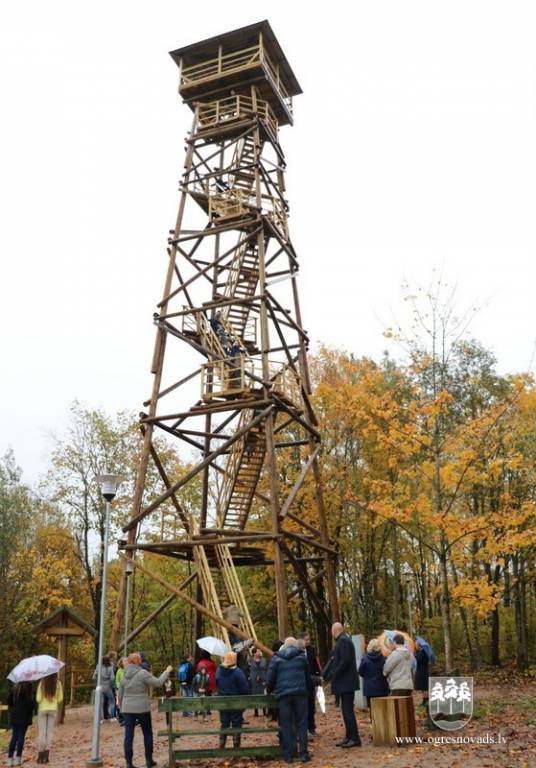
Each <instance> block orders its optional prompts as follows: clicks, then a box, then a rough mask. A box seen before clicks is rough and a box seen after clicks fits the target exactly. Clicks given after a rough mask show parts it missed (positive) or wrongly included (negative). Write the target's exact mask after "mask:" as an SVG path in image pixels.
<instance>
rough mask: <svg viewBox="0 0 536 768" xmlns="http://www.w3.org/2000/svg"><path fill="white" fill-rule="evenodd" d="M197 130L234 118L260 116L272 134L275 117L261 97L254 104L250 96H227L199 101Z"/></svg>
mask: <svg viewBox="0 0 536 768" xmlns="http://www.w3.org/2000/svg"><path fill="white" fill-rule="evenodd" d="M197 106H198V113H197V114H198V130H199V131H203V130H209V129H211V128H215V127H216V126H221V125H224V124H226V123H231V122H233V121H235V120H237V121H238V120H248V119H252V118H254V117H257V116H258V117H260V118H261V120H263V121H264V122H265V123H266V124H267V125H268V127H269V128H270V129H271V131H272V133H273V134H274V135H277V127H278V123H277V118H276V116H275V115H274V112H273V110H272V108H271V106H270V105H269V104H268V102H267V101H264V100H263V99H257V104H256V105H254V103H253V99H252V98H251V97H250V96H243V95H236V96H228V97H226V98H225V99H219V100H218V101H209V102H205V103H203V102H200V103H199V104H198V105H197Z"/></svg>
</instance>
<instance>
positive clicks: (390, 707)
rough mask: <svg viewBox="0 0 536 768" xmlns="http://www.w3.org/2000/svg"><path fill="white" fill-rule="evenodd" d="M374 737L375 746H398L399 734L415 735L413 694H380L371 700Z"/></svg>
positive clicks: (399, 743) (399, 744)
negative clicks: (397, 738)
mask: <svg viewBox="0 0 536 768" xmlns="http://www.w3.org/2000/svg"><path fill="white" fill-rule="evenodd" d="M371 703H372V708H371V714H372V739H373V741H374V746H375V747H380V746H382V747H397V746H401V744H403V743H404V742H402V743H401V742H397V740H396V737H397V736H415V734H416V730H415V710H414V708H413V697H412V696H378V697H375V698H373V699H372V700H371Z"/></svg>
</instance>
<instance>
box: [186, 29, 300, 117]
mask: <svg viewBox="0 0 536 768" xmlns="http://www.w3.org/2000/svg"><path fill="white" fill-rule="evenodd" d="M259 64H260V65H261V66H263V67H264V69H265V71H266V73H267V74H268V77H269V78H270V80H271V81H272V85H273V86H274V88H275V89H276V91H277V92H278V93H279V95H280V97H281V100H282V101H283V103H284V104H285V107H286V109H287V111H288V112H289V114H291V115H292V96H289V94H288V91H287V89H286V88H285V86H284V85H283V83H282V81H281V77H280V74H279V66H274V64H273V62H272V61H271V59H270V58H269V56H268V55H267V54H266V51H265V50H264V47H263V45H262V43H260V42H259V44H258V45H253V46H250V47H249V48H243V49H242V50H240V51H233V52H232V53H225V54H224V53H221V55H219V56H216V57H215V58H213V59H208V60H207V61H202V62H201V63H199V64H191V65H190V66H188V67H183V68H182V70H181V80H180V86H179V90H180V88H182V87H183V86H185V87H188V86H190V85H193V84H194V83H197V82H199V81H201V80H210V79H211V78H217V77H220V76H221V75H223V74H225V75H227V74H230V73H232V72H235V71H239V70H241V69H246V68H248V67H252V66H258V65H259Z"/></svg>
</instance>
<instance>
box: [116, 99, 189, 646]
mask: <svg viewBox="0 0 536 768" xmlns="http://www.w3.org/2000/svg"><path fill="white" fill-rule="evenodd" d="M196 125H197V108H196V111H195V113H194V119H193V122H192V133H193V132H195V127H196ZM193 157H194V146H193V144H190V145H189V146H188V149H187V152H186V159H185V162H184V168H185V171H184V174H185V179H186V180H187V179H188V177H189V175H190V171H191V167H192V161H193ZM186 197H187V191H186V189H183V191H182V194H181V198H180V203H179V211H178V213H177V221H176V223H175V238H174V239H175V240H176V239H177V238H178V236H179V232H180V230H181V225H182V217H183V214H184V207H185V205H186ZM176 258H177V244H176V243H175V244H173V245H172V246H171V250H170V254H169V261H168V268H167V274H166V279H165V283H164V290H163V292H162V295H163V303H162V306H161V310H160V313H161V314H162V315H165V314H166V312H167V306H168V305H167V300H166V298H167V296H168V295H169V293H170V290H171V284H172V280H173V277H174V275H175V261H176ZM165 346H166V334H164V332H163V331H162V329H161V328H160V326H159V327H158V330H157V332H156V340H155V346H154V352H153V363H152V366H151V372H152V373H153V374H154V379H153V388H152V394H151V404H150V406H149V416H150V417H151V416H154V415H155V414H156V408H157V405H158V394H159V391H160V385H161V382H162V367H163V363H164V351H165ZM152 437H153V425H152V423H151V422H149V423H148V424H147V429H146V430H145V434H144V436H143V446H142V450H141V457H140V464H139V467H138V473H137V476H136V484H135V487H134V501H133V516H134V517H135V516H136V515H137V514H139V512H140V509H141V504H142V498H143V489H144V485H145V478H146V475H147V465H148V462H149V456H150V453H151V444H152ZM137 530H138V526H137V525H136V526H134V527H133V528H131V529H130V530H129V531H128V534H127V541H128V543H129V544H133V543H134V542H135V540H136V533H137ZM126 578H127V577H126V576H125V571H124V570H123V572H122V574H121V582H120V585H119V591H118V595H117V605H116V612H115V616H114V622H113V625H112V632H111V636H110V648H112V649H113V650H115V649H116V648H117V646H118V642H119V633H120V631H121V626H122V621H123V617H124V613H125V600H126Z"/></svg>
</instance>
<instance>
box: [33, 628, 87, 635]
mask: <svg viewBox="0 0 536 768" xmlns="http://www.w3.org/2000/svg"><path fill="white" fill-rule="evenodd" d="M42 634H43V635H50V636H51V637H62V636H69V637H84V635H85V634H86V633H85V631H84V630H83V629H80V627H50V628H49V629H44V630H43V632H42Z"/></svg>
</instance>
